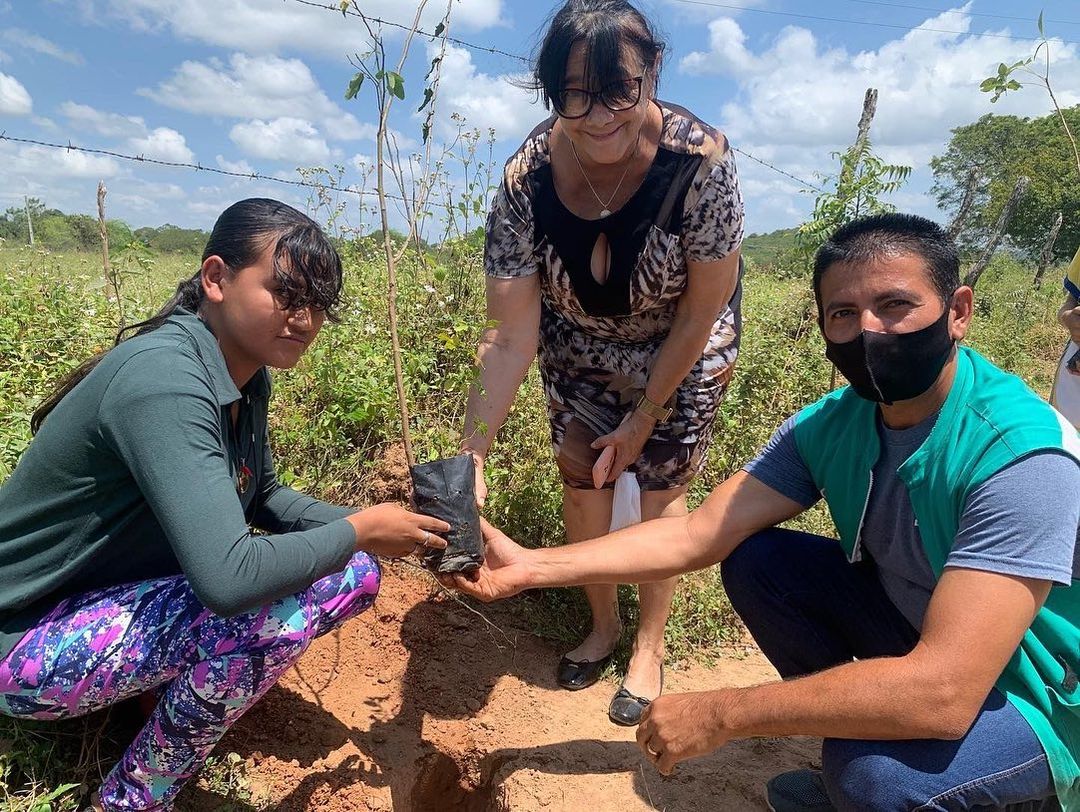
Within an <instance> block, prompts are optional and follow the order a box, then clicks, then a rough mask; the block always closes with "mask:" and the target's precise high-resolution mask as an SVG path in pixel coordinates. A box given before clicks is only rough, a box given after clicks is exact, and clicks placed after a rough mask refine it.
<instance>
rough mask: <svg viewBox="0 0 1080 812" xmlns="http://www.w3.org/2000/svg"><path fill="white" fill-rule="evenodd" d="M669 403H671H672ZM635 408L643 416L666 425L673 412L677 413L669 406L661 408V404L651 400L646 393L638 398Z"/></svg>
mask: <svg viewBox="0 0 1080 812" xmlns="http://www.w3.org/2000/svg"><path fill="white" fill-rule="evenodd" d="M668 402H669V403H670V401H668ZM634 408H635V409H636V410H637V411H639V412H641V413H642V414H644V415H648V416H649V417H651V418H652V419H653V420H655V421H656V422H657V423H666V422H667V420H668V418H669V417H671V414H672V412H674V411H675V410H674V409H672V408H670V407H669V406H661V405H660V404H659V403H656V402H655V401H652V400H649V398H648V397H647V396H646V395H645V393H644V392H642V393H641V397H640V398H638V402H637V403H636V404H635V405H634Z"/></svg>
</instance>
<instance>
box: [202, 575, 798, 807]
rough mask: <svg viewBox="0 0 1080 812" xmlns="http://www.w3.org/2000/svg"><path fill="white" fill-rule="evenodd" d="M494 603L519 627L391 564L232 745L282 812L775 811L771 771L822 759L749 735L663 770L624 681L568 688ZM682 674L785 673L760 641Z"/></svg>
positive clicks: (544, 654)
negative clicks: (611, 717) (767, 786)
mask: <svg viewBox="0 0 1080 812" xmlns="http://www.w3.org/2000/svg"><path fill="white" fill-rule="evenodd" d="M484 611H485V614H488V615H489V616H490V617H491V618H492V620H493V621H494V622H495V623H496V624H497V625H498V626H500V627H501V628H502V629H503V630H505V635H504V633H503V632H502V631H499V630H497V629H494V628H492V627H491V626H489V625H488V624H487V623H486V622H484V620H482V619H481V618H480V617H478V616H477V615H475V614H473V613H471V612H470V611H469V610H468V609H467V608H466V607H464V606H462V605H460V604H459V603H457V602H456V601H453V600H450V599H448V598H446V597H443V596H433V595H432V594H431V588H430V586H429V583H428V582H427V581H426V580H424V579H423V577H422V576H421V575H419V574H415V573H412V572H410V571H399V570H397V569H395V568H387V571H386V576H385V578H384V580H383V589H382V593H381V594H380V596H379V600H378V601H377V603H376V605H375V607H374V608H373V609H372V610H371V611H369V612H368V613H367V614H365V615H363V616H361V617H360V618H357V619H356V620H354V621H352V622H350V623H348V624H346V625H345V626H344V627H343V628H342V629H341V630H339V631H338V632H337V633H335V634H332V635H328V636H327V637H325V638H322V639H320V640H318V641H316V643H315V644H314V645H313V646H312V647H311V649H310V650H309V651H308V652H307V653H306V654H305V655H304V657H303V658H302V659H301V661H300V662H299V663H298V664H297V666H296V667H295V668H293V669H292V670H290V671H289V672H288V673H287V674H286V675H285V676H284V677H283V678H282V680H281V681H280V683H279V684H278V685H277V686H275V687H274V688H273V689H271V691H270V692H269V693H268V694H267V695H266V697H265V698H264V700H263V701H262V702H260V703H259V704H258V705H257V706H256V707H255V708H254V709H253V710H252V711H251V712H250V713H249V714H248V715H247V716H246V717H244V718H243V719H242V720H241V721H240V723H239V724H238V725H237V726H236V727H235V728H234V730H233V731H232V732H231V733H230V734H229V736H228V738H227V739H226V740H225V742H224V743H223V744H222V745H221V748H220V749H219V752H228V751H230V750H232V751H235V752H237V753H239V754H240V755H241V756H242V757H243V758H244V759H245V760H246V761H247V764H248V767H249V770H248V772H249V775H250V776H251V778H252V781H253V783H254V784H255V785H256V787H257V789H259V790H260V791H261V792H263V793H264V794H266V795H268V796H269V797H270V799H271V808H273V809H278V810H283V812H296V811H298V810H326V811H327V812H345V810H390V809H393V810H397V811H398V812H413V811H414V810H415V811H416V812H427V810H440V811H441V810H462V812H486V811H487V810H511V809H512V810H529V809H544V810H561V809H567V810H569V809H586V810H596V811H597V812H599V811H600V810H609V809H617V810H620V812H629V811H630V810H637V809H642V810H645V809H665V808H666V809H679V810H706V809H707V810H710V811H712V810H717V809H753V808H764V804H763V802H762V787H763V786H764V782H765V780H766V779H767V778H768V777H769V776H770V775H772V774H774V773H775V772H778V771H780V770H784V769H793V768H796V767H801V766H807V765H808V764H812V763H813V762H814V761H815V760H816V759H817V752H818V747H817V742H816V741H814V740H810V739H803V740H761V741H751V742H740V743H736V744H733V745H731V746H729V747H727V748H724V749H723V750H722V751H721V752H719V753H717V754H714V755H712V756H708V757H705V758H702V759H698V760H697V761H694V762H691V763H689V764H686V765H683V766H681V767H680V768H679V769H678V770H677V771H676V773H675V775H674V776H672V777H670V778H664V777H662V776H661V775H660V774H659V773H657V772H656V771H655V769H654V768H653V767H652V765H651V764H649V763H648V762H647V761H646V760H645V759H644V758H642V756H641V755H640V753H639V751H638V749H637V746H636V744H635V743H634V738H633V736H634V733H633V730H632V729H627V728H620V727H616V726H615V725H612V724H611V723H610V722H609V721H608V720H607V716H606V711H607V703H608V701H609V700H610V698H611V694H612V693H613V692H614V690H615V687H616V686H615V685H614V684H613V683H608V682H604V683H600V684H598V685H596V686H595V687H593V688H591V689H589V690H585V691H580V692H576V693H569V692H566V691H562V690H559V689H558V688H557V687H556V686H555V682H554V674H553V672H554V665H555V662H556V660H557V659H558V652H556V651H555V650H553V649H552V648H551V647H550V646H549V645H547V644H545V643H544V642H543V641H540V640H538V639H537V638H535V637H532V636H531V635H529V634H527V633H525V632H522V631H519V630H515V629H514V628H513V620H512V618H511V617H510V616H509V614H508V613H507V612H506V611H505V610H500V609H499V608H498V607H495V608H494V609H492V608H490V607H488V608H485V610H484ZM668 676H669V679H668V685H669V687H670V690H671V691H680V690H682V691H685V690H702V689H707V688H715V687H721V686H725V685H740V684H751V683H754V682H759V681H762V680H764V679H768V678H770V677H772V676H775V673H774V672H772V670H771V668H770V667H769V666H768V664H767V663H766V662H765V661H764V660H763V659H762V658H761V656H760V655H757V654H754V653H751V654H749V655H747V656H745V657H743V658H741V659H738V658H732V659H725V660H723V661H722V662H721V663H720V664H719V665H718V666H717V667H716V668H714V669H705V668H702V667H699V666H693V667H691V668H689V669H688V670H685V671H679V672H674V673H669V675H668ZM204 808H209V807H204Z"/></svg>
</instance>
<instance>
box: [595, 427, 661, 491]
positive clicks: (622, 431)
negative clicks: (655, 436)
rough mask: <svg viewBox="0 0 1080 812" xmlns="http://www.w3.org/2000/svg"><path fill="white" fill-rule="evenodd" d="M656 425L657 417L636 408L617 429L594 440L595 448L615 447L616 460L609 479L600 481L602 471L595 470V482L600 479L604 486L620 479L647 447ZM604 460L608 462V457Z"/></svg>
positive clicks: (609, 472)
mask: <svg viewBox="0 0 1080 812" xmlns="http://www.w3.org/2000/svg"><path fill="white" fill-rule="evenodd" d="M655 427H656V420H655V419H653V418H651V417H649V416H648V415H647V414H644V413H642V412H639V411H638V410H637V409H634V410H633V411H632V412H630V414H628V415H627V416H626V417H625V418H624V419H623V422H622V423H621V424H620V425H619V427H618V428H617V429H615V431H613V432H611V434H605V435H604V436H603V437H598V438H596V439H595V440H593V442H592V447H593V448H595V449H604V448H614V449H615V461H614V462H613V463H612V465H611V469H610V470H609V471H608V475H607V479H605V480H603V481H600V479H599V474H600V473H601V472H599V471H596V472H594V482H593V484H594V485H595V484H596V482H597V481H600V487H602V486H603V485H604V483H605V482H614V481H615V480H616V479H618V478H619V474H621V473H622V472H623V471H625V470H626V466H628V465H630V464H631V463H633V462H634V461H635V460H636V459H637V458H638V457H640V456H641V449H642V448H644V447H645V442H646V441H647V440H648V439H649V435H651V434H652V432H653V428H655ZM603 456H604V455H601V457H603ZM603 462H604V463H605V464H606V459H604V460H603ZM600 463H601V460H597V465H599V464H600Z"/></svg>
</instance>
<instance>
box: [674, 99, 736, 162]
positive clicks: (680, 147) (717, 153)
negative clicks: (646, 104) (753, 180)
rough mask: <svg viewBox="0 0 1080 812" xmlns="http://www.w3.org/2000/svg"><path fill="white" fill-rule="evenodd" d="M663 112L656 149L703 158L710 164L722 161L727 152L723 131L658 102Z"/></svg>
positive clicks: (688, 112)
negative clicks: (660, 148) (657, 147)
mask: <svg viewBox="0 0 1080 812" xmlns="http://www.w3.org/2000/svg"><path fill="white" fill-rule="evenodd" d="M657 103H658V104H659V105H660V110H661V112H662V113H663V117H664V118H663V124H662V125H661V129H660V146H661V147H664V148H665V149H668V150H671V151H672V152H679V153H683V154H687V155H701V156H704V157H705V158H706V159H707V160H708V161H709V162H710V163H712V162H715V161H717V160H722V159H723V158H725V157H726V156H727V154H728V153H729V152H730V150H731V146H730V144H729V143H728V140H727V136H726V135H724V133H723V132H721V131H720V130H718V129H717V128H716V127H713V126H712V125H711V124H707V123H706V122H704V121H702V120H701V119H700V118H698V117H697V116H696V115H694V114H693V113H691V112H690V111H689V110H687V109H686V108H685V107H682V106H680V105H677V104H671V103H670V102H665V101H658V102H657Z"/></svg>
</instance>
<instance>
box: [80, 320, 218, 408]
mask: <svg viewBox="0 0 1080 812" xmlns="http://www.w3.org/2000/svg"><path fill="white" fill-rule="evenodd" d="M94 372H95V373H98V375H100V377H101V378H102V379H103V380H102V381H101V384H102V385H103V387H104V389H106V390H108V391H111V392H113V393H117V392H118V391H122V392H128V393H142V394H144V395H149V394H151V393H155V392H161V393H165V392H168V393H172V394H179V393H180V392H181V391H189V390H193V389H195V390H202V389H203V388H205V389H206V391H208V392H211V391H212V390H213V380H212V376H211V374H210V371H209V369H208V368H207V364H206V363H205V361H204V360H203V359H202V357H201V355H200V352H199V348H198V345H197V342H196V341H195V340H194V339H193V337H192V336H191V335H190V334H189V333H188V332H187V331H186V330H185V329H183V327H181V326H179V325H177V324H174V323H171V322H166V323H165V324H163V325H162V326H161V327H158V328H157V329H155V330H151V331H150V332H148V333H143V334H142V335H137V336H133V337H131V338H129V339H127V340H126V341H122V342H120V344H118V345H117V346H115V347H113V348H112V349H111V350H109V352H108V353H106V355H105V357H104V358H102V360H101V363H99V364H98V366H97V367H96V368H95V369H94Z"/></svg>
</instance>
